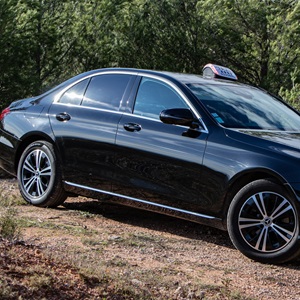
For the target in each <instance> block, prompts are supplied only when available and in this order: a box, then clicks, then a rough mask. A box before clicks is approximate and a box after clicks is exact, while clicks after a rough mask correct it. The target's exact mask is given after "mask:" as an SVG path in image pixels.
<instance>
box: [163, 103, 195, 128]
mask: <svg viewBox="0 0 300 300" xmlns="http://www.w3.org/2000/svg"><path fill="white" fill-rule="evenodd" d="M159 118H160V120H161V121H162V122H163V123H165V124H173V125H181V126H188V127H191V128H193V129H194V128H199V126H200V124H199V122H198V120H197V119H196V118H195V116H194V115H193V113H192V112H191V111H190V110H189V109H187V108H172V109H166V110H163V111H162V112H161V113H160V115H159Z"/></svg>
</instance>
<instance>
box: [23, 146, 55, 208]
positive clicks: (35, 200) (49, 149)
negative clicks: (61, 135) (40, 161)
mask: <svg viewBox="0 0 300 300" xmlns="http://www.w3.org/2000/svg"><path fill="white" fill-rule="evenodd" d="M34 150H42V151H43V152H44V153H45V154H46V155H47V156H48V158H49V161H50V165H51V172H52V175H51V177H50V181H49V184H48V187H47V190H46V192H45V193H44V194H43V195H42V196H40V197H32V196H31V195H29V194H28V193H27V192H26V190H25V189H24V186H23V183H22V170H23V165H24V161H25V159H26V157H27V156H28V154H29V153H30V152H32V151H34ZM17 176H18V183H19V189H20V192H21V194H22V196H23V198H24V199H25V200H26V201H27V202H28V203H31V204H33V205H42V204H43V203H44V202H46V201H48V199H49V198H50V197H51V195H52V193H53V190H54V186H55V181H56V157H55V153H54V149H53V146H52V145H51V144H50V143H48V142H45V141H37V142H34V143H32V144H30V145H29V146H28V147H27V148H26V149H25V150H24V152H23V153H22V155H21V158H20V160H19V164H18V172H17Z"/></svg>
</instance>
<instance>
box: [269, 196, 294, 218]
mask: <svg viewBox="0 0 300 300" xmlns="http://www.w3.org/2000/svg"><path fill="white" fill-rule="evenodd" d="M286 203H288V202H287V201H284V202H282V203H281V205H280V206H278V208H277V209H276V210H275V211H274V212H273V213H272V216H271V217H272V218H273V219H274V220H275V219H277V218H278V217H279V216H281V215H282V214H284V213H285V212H287V211H289V210H290V209H293V207H292V205H291V204H289V205H288V206H287V207H286V208H285V209H284V210H282V211H279V210H280V209H281V208H282V206H283V205H284V204H286ZM278 211H279V212H278ZM277 212H278V214H277V215H275V216H274V214H275V213H277Z"/></svg>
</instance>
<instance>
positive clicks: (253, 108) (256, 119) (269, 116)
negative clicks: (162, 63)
mask: <svg viewBox="0 0 300 300" xmlns="http://www.w3.org/2000/svg"><path fill="white" fill-rule="evenodd" d="M187 86H188V87H189V88H190V89H191V90H192V92H193V93H194V94H195V95H196V96H197V98H198V99H199V100H200V101H201V102H202V103H203V104H204V105H205V106H206V108H207V109H208V111H209V112H210V113H211V115H212V116H213V117H214V118H215V120H216V121H217V122H218V123H219V124H221V125H222V126H224V127H227V128H241V129H259V130H279V131H280V130H283V131H299V130H300V116H299V115H298V114H297V113H296V112H295V111H293V110H292V109H290V108H289V107H288V106H287V105H285V104H284V103H282V102H281V101H279V100H278V99H276V98H274V97H272V96H270V95H269V94H267V93H266V92H264V91H261V90H259V89H257V88H254V87H250V86H243V85H222V84H220V85H217V84H211V85H209V84H206V85H203V84H187Z"/></svg>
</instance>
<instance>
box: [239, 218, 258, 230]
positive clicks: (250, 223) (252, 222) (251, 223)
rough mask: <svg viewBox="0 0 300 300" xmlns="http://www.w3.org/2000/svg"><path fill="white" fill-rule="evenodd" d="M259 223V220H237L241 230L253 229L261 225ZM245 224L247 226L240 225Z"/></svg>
mask: <svg viewBox="0 0 300 300" xmlns="http://www.w3.org/2000/svg"><path fill="white" fill-rule="evenodd" d="M261 221H262V220H259V219H251V218H239V224H240V225H239V226H240V228H241V229H244V228H249V227H255V226H259V225H261ZM242 222H243V223H247V224H241V223H242Z"/></svg>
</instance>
